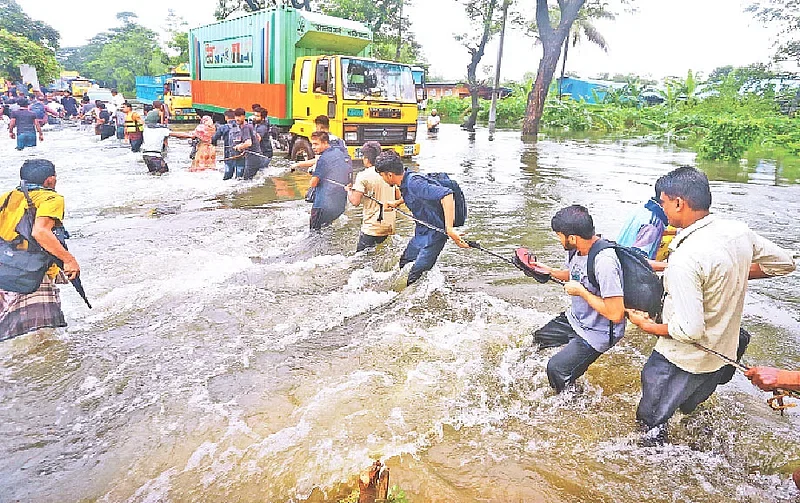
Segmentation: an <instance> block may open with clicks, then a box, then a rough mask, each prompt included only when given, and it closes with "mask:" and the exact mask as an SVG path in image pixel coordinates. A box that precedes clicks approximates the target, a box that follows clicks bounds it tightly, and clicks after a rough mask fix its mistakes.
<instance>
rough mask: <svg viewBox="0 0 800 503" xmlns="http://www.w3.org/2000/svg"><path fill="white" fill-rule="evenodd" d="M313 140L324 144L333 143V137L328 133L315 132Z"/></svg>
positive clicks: (312, 136)
mask: <svg viewBox="0 0 800 503" xmlns="http://www.w3.org/2000/svg"><path fill="white" fill-rule="evenodd" d="M311 138H312V139H317V140H319V141H321V142H322V143H330V142H331V137H330V136H328V133H327V132H325V131H314V132H313V133H311Z"/></svg>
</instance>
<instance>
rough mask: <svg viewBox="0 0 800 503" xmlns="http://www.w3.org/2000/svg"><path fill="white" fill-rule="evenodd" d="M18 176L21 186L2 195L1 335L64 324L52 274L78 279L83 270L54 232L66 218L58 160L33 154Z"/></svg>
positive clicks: (0, 258) (16, 334)
mask: <svg viewBox="0 0 800 503" xmlns="http://www.w3.org/2000/svg"><path fill="white" fill-rule="evenodd" d="M20 178H21V180H22V182H21V183H20V186H19V187H18V188H16V189H14V190H12V191H10V192H7V193H5V194H2V195H0V341H3V340H6V339H10V338H12V337H16V336H18V335H22V334H25V333H27V332H31V331H34V330H38V329H40V328H45V327H63V326H66V321H65V320H64V313H63V312H62V311H61V299H60V297H59V292H58V289H57V288H56V286H55V283H54V279H57V278H59V277H60V278H61V279H63V276H66V277H67V278H68V279H70V280H75V279H77V278H78V275H79V274H80V266H79V265H78V262H77V261H76V260H75V257H74V256H73V255H72V254H71V253H70V252H69V251H67V249H66V247H65V246H64V245H63V244H62V242H61V241H59V238H58V237H57V236H56V234H55V232H56V231H62V230H63V227H61V226H62V220H63V218H64V197H63V196H62V195H60V194H58V193H57V192H56V191H55V185H56V173H55V166H54V165H53V163H52V162H50V161H48V160H46V159H29V160H27V161H25V162H24V163H23V165H22V168H20ZM59 233H60V234H61V235H65V234H66V233H65V232H59ZM56 263H58V264H59V265H60V266H61V267H60V269H61V270H62V271H63V274H61V273H60V271H59V266H56V265H54V264H56Z"/></svg>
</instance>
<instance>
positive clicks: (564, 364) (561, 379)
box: [533, 313, 602, 393]
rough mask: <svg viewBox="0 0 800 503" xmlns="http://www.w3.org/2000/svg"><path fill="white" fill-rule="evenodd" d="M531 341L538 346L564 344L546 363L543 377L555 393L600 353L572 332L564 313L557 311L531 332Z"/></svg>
mask: <svg viewBox="0 0 800 503" xmlns="http://www.w3.org/2000/svg"><path fill="white" fill-rule="evenodd" d="M533 340H534V342H536V343H537V344H539V347H540V348H556V347H560V346H564V348H563V349H562V350H561V351H559V352H558V353H556V354H555V355H553V357H552V358H550V361H548V362H547V380H548V381H550V386H552V387H553V389H555V390H556V392H557V393H561V392H562V391H564V389H565V388H566V387H567V386H569V385H570V384H573V383H574V382H575V380H576V379H578V378H579V377H580V376H582V375H583V374H585V373H586V370H587V369H588V368H589V365H591V364H592V363H594V361H595V360H597V358H598V357H599V356H600V355H601V354H602V353H599V352H598V351H596V350H595V349H594V348H593V347H592V346H590V345H589V343H588V342H586V341H585V340H584V339H583V337H581V336H579V335H578V334H576V333H575V330H573V329H572V326H571V325H570V324H569V321H568V320H567V315H566V314H565V313H561V314H559V315H558V316H556V317H555V318H553V319H552V320H550V321H549V322H548V323H547V325H545V326H543V327H542V328H540V329H539V330H537V331H536V332H534V333H533Z"/></svg>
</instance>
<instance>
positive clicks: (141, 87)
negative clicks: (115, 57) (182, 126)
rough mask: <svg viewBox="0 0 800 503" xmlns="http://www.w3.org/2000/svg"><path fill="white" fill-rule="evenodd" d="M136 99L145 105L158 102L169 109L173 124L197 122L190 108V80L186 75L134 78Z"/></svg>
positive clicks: (191, 107)
mask: <svg viewBox="0 0 800 503" xmlns="http://www.w3.org/2000/svg"><path fill="white" fill-rule="evenodd" d="M136 99H137V100H138V101H139V102H141V103H145V104H147V105H152V104H153V101H155V100H159V101H161V102H162V103H165V104H166V105H167V106H168V107H169V111H170V117H171V118H170V120H171V121H174V122H192V121H197V120H198V116H197V113H196V112H195V110H194V107H193V106H192V80H191V77H189V74H188V73H168V74H166V75H158V76H155V77H151V76H138V77H136Z"/></svg>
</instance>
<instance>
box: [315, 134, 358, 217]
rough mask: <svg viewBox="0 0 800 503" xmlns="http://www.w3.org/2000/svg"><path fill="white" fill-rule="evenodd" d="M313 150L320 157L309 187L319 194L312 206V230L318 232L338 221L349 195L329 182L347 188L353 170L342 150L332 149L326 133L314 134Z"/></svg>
mask: <svg viewBox="0 0 800 503" xmlns="http://www.w3.org/2000/svg"><path fill="white" fill-rule="evenodd" d="M311 148H312V149H314V154H315V155H316V156H317V164H316V167H315V168H314V173H313V174H312V175H311V184H310V185H311V186H312V187H316V188H317V193H316V195H315V197H314V204H313V205H312V206H311V221H310V227H311V229H313V230H319V229H321V228H322V227H324V226H327V225H330V224H331V223H332V222H333V221H334V220H336V219H337V218H339V216H340V215H341V214H342V213H344V208H345V206H346V205H347V192H346V191H345V190H344V188H343V187H340V186H339V185H336V184H333V183H331V182H330V181H329V180H333V181H334V182H337V183H340V184H342V185H348V184H349V183H350V176H351V175H352V174H353V167H352V165H350V164H349V163H348V162H347V157H346V156H345V155H344V154H343V153H342V151H341V150H339V149H335V148H331V146H330V143H329V137H328V133H326V132H325V131H314V132H313V133H311Z"/></svg>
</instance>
